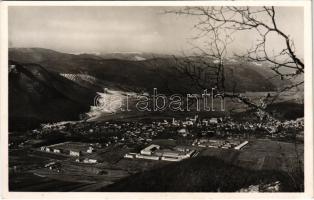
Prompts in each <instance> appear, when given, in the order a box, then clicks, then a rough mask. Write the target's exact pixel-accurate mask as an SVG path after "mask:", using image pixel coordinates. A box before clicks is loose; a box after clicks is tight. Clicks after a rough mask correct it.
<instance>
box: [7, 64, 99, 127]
mask: <svg viewBox="0 0 314 200" xmlns="http://www.w3.org/2000/svg"><path fill="white" fill-rule="evenodd" d="M96 92H97V90H96V89H93V88H85V87H82V86H81V85H79V84H76V83H75V82H73V81H71V80H68V79H66V78H64V77H62V76H60V75H59V74H58V73H54V72H51V71H47V70H46V69H44V68H43V67H41V66H40V65H37V64H20V63H18V62H15V61H10V67H9V122H10V124H9V125H10V126H9V127H10V130H24V129H29V128H34V127H36V126H38V124H39V123H43V122H56V121H61V120H74V119H78V118H79V114H81V113H85V112H87V111H88V110H89V108H90V105H92V104H93V100H94V97H95V95H96Z"/></svg>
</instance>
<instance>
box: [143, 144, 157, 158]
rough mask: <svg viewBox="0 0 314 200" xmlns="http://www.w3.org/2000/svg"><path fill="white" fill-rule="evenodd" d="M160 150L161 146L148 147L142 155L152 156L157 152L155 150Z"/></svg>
mask: <svg viewBox="0 0 314 200" xmlns="http://www.w3.org/2000/svg"><path fill="white" fill-rule="evenodd" d="M159 148H160V146H159V145H155V144H152V145H150V146H148V147H146V148H145V149H143V150H141V154H143V155H152V151H155V150H157V149H159Z"/></svg>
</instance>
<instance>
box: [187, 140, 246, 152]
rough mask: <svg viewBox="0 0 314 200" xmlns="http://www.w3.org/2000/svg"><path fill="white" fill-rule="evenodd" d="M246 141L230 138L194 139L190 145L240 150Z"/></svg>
mask: <svg viewBox="0 0 314 200" xmlns="http://www.w3.org/2000/svg"><path fill="white" fill-rule="evenodd" d="M248 143H249V142H248V141H243V142H240V141H232V140H228V141H227V140H213V139H195V140H194V141H193V143H192V146H198V147H209V148H221V149H236V150H240V149H242V148H243V147H244V146H246V145H247V144H248Z"/></svg>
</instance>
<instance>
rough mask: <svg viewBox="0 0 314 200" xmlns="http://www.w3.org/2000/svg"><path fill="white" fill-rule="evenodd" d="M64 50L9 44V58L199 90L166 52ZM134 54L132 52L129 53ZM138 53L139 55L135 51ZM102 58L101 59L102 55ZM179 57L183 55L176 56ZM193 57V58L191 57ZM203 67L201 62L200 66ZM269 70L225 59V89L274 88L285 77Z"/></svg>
mask: <svg viewBox="0 0 314 200" xmlns="http://www.w3.org/2000/svg"><path fill="white" fill-rule="evenodd" d="M111 56H112V57H110V54H107V55H106V56H104V55H92V54H80V55H74V54H67V53H60V52H57V51H53V50H49V49H42V48H11V49H9V58H10V59H12V60H15V61H18V62H22V63H36V64H40V65H41V66H43V67H44V68H45V69H46V70H49V71H54V72H57V73H65V74H87V75H90V76H94V77H96V78H98V79H100V80H103V81H107V82H110V83H112V84H113V85H118V84H120V85H124V86H126V87H131V89H132V90H138V91H143V90H146V91H152V88H154V87H156V88H158V89H159V91H162V92H169V93H170V92H171V93H174V92H176V93H178V92H185V93H186V92H198V93H199V92H200V90H199V88H197V87H196V86H195V85H192V84H191V80H190V79H189V77H187V76H185V75H182V74H180V73H178V71H177V70H176V68H177V67H178V66H177V65H178V63H177V61H175V59H173V58H172V57H170V56H168V57H167V56H162V57H159V58H149V57H147V56H144V57H145V59H131V60H130V59H127V58H126V60H120V59H116V58H125V57H117V55H116V54H114V55H111ZM133 56H134V55H133ZM136 56H138V57H139V56H140V55H136ZM104 58H105V59H104ZM178 59H179V60H182V59H184V58H178ZM195 60H197V58H195ZM203 67H205V66H203ZM271 76H273V73H272V72H271V71H270V70H269V69H268V68H267V67H263V66H259V65H256V64H253V63H247V62H242V61H238V60H234V61H232V62H231V61H230V62H226V66H225V80H226V82H225V85H226V89H227V90H233V89H235V90H236V91H239V92H243V91H254V92H257V91H274V90H276V89H278V88H280V87H282V86H283V85H285V84H287V83H288V82H287V81H282V80H280V79H279V78H277V79H276V78H273V79H269V77H271Z"/></svg>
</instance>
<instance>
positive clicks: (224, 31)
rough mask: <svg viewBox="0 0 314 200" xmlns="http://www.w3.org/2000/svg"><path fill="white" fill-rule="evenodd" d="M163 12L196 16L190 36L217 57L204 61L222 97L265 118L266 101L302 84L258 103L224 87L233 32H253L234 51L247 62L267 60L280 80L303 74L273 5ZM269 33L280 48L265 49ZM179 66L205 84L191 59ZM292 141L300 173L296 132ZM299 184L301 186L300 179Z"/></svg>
mask: <svg viewBox="0 0 314 200" xmlns="http://www.w3.org/2000/svg"><path fill="white" fill-rule="evenodd" d="M167 13H175V14H178V15H187V16H194V17H197V19H198V22H197V23H196V24H195V26H194V27H195V28H196V30H198V34H197V36H196V37H195V38H194V39H200V38H203V39H205V45H204V46H195V48H196V49H197V50H199V51H200V52H201V56H205V57H209V58H212V59H216V60H218V61H219V62H218V64H217V65H212V64H209V65H208V64H207V67H208V68H210V69H213V68H214V69H216V71H217V72H218V73H216V74H215V76H216V79H215V80H216V86H217V88H219V89H220V90H223V91H224V92H225V93H224V94H225V97H230V98H235V99H238V100H240V101H241V102H243V103H245V104H246V105H248V106H249V107H251V108H254V109H256V110H257V113H260V115H266V116H267V119H268V120H270V119H273V118H272V116H271V115H270V114H269V113H268V112H267V111H266V108H267V105H269V104H271V103H273V102H274V101H275V100H276V99H277V98H278V97H279V95H280V94H281V93H282V92H285V91H287V90H290V89H292V88H296V87H298V86H300V85H302V84H303V79H302V80H301V81H298V82H296V83H295V82H294V83H292V84H291V85H288V86H286V87H284V88H282V89H281V90H280V91H278V92H277V93H276V94H275V95H273V96H266V97H265V98H263V99H260V103H255V102H253V101H251V100H250V99H249V98H247V97H245V96H243V95H241V94H237V93H235V88H233V89H232V92H231V93H230V92H227V91H225V87H224V81H225V78H224V60H225V58H226V57H227V56H228V55H227V49H228V45H229V44H230V43H231V42H232V41H233V39H232V36H233V34H235V33H237V32H242V31H249V32H251V33H252V34H254V35H256V43H255V44H253V45H252V47H251V48H249V49H247V50H246V52H243V53H241V54H239V53H237V54H236V56H237V57H239V58H242V59H245V60H247V61H250V62H257V63H262V64H268V66H270V68H271V70H272V71H273V72H274V74H275V75H274V77H271V78H278V77H279V78H280V79H281V80H283V79H288V80H289V79H294V78H295V77H297V76H302V75H303V74H304V63H303V59H302V58H300V57H298V56H297V54H296V49H295V45H294V41H293V39H292V38H291V37H290V35H288V34H287V33H285V32H284V31H282V30H281V29H280V26H279V25H278V22H277V18H276V16H277V15H276V9H275V7H273V6H271V7H266V6H264V7H234V6H231V7H230V6H226V7H184V8H182V9H178V10H171V11H167ZM271 36H276V38H277V41H278V43H281V44H282V46H281V48H278V49H276V50H274V49H269V43H270V42H271V39H270V37H271ZM205 65H206V64H205ZM179 66H180V65H179ZM183 66H184V67H182V66H181V68H183V69H184V70H183V72H184V73H185V74H189V75H188V76H190V77H191V78H192V80H193V81H195V82H196V83H197V84H198V85H199V86H200V87H206V84H202V81H201V76H200V75H198V74H197V73H193V72H194V71H193V70H192V71H191V70H187V69H188V68H190V67H191V66H193V64H192V62H188V63H185V65H183ZM191 72H192V73H191ZM219 72H221V73H222V74H221V73H219ZM219 82H222V83H219ZM294 144H295V153H296V158H297V161H298V163H299V167H298V169H299V174H303V170H302V164H301V162H300V158H299V153H298V150H297V144H296V135H295V143H294ZM289 175H291V174H289ZM292 180H293V181H294V180H295V179H294V178H293V177H292ZM300 187H301V188H302V187H303V186H302V183H301V186H300Z"/></svg>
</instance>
